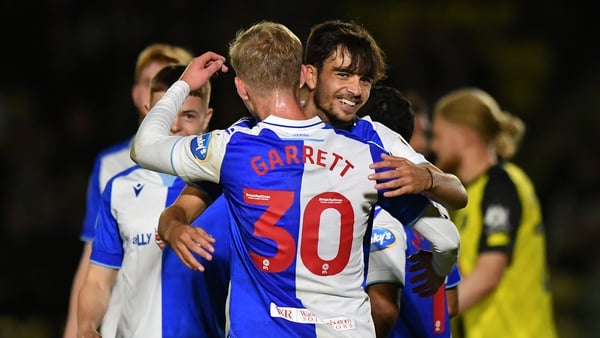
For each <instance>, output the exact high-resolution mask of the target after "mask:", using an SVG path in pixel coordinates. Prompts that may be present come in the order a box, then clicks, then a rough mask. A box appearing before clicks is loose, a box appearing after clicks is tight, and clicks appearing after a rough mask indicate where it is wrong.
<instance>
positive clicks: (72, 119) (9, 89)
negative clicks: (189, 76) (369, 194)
mask: <svg viewBox="0 0 600 338" xmlns="http://www.w3.org/2000/svg"><path fill="white" fill-rule="evenodd" d="M591 6H592V2H586V3H578V2H577V1H544V2H539V1H518V0H505V1H495V2H480V1H391V0H390V1H355V0H345V1H341V0H329V1H309V0H305V1H302V2H295V3H293V2H285V3H284V2H283V1H275V0H268V1H262V2H252V1H247V0H246V1H242V0H239V1H212V2H207V1H191V0H170V1H163V2H158V1H145V2H133V1H127V0H113V1H94V0H91V1H74V0H56V1H16V0H3V1H2V2H1V4H0V32H2V33H1V36H2V40H1V42H0V43H1V44H2V49H1V51H0V61H1V63H0V64H1V65H2V71H1V72H0V74H1V75H0V156H1V161H2V162H1V165H0V174H1V175H0V177H1V179H2V187H3V189H2V203H1V208H2V209H1V210H0V212H1V216H0V217H1V218H0V235H1V237H0V238H2V245H1V246H0V250H1V252H0V257H1V258H0V262H1V263H0V264H1V265H0V269H1V271H2V275H1V277H0V337H11V338H12V337H42V338H43V337H58V336H60V333H61V331H62V326H63V325H64V320H65V316H66V312H67V305H68V297H69V290H70V287H71V281H72V277H73V274H74V272H75V269H76V266H77V261H78V259H79V257H80V254H81V248H82V243H81V242H80V241H79V231H80V226H81V221H82V219H83V214H84V206H85V193H86V185H87V179H88V175H89V173H90V171H91V167H92V161H93V158H94V156H95V155H96V153H97V152H98V151H99V150H100V149H102V148H104V147H106V146H108V145H111V144H112V143H114V142H116V141H120V140H123V139H125V138H127V137H129V136H131V135H132V134H133V133H134V132H135V130H136V128H137V119H136V112H135V108H134V106H133V104H132V102H131V96H130V88H131V85H132V78H133V70H134V64H135V61H136V56H137V53H138V52H139V51H140V50H141V49H142V48H143V47H145V46H146V45H148V44H150V43H153V42H168V43H174V44H179V45H182V46H185V47H188V48H190V49H192V50H193V51H194V52H195V53H196V54H200V53H202V52H204V51H206V50H212V51H216V52H219V53H222V54H223V55H226V52H227V44H228V42H229V41H230V40H231V39H232V38H233V37H234V35H235V32H236V31H237V30H238V29H240V28H246V27H248V26H249V25H251V24H253V23H255V22H257V21H260V20H274V21H278V22H281V23H283V24H285V25H287V26H288V27H290V28H291V29H292V30H293V31H294V32H295V33H296V34H297V35H298V36H299V37H300V38H301V39H302V40H305V39H306V37H307V35H308V32H309V29H310V27H311V25H313V24H315V23H318V22H321V21H324V20H327V19H342V20H354V21H357V22H359V23H361V24H363V25H364V26H366V27H367V28H368V29H369V30H370V32H371V33H372V34H373V36H374V37H375V39H376V40H377V41H378V42H379V43H380V45H381V47H382V48H383V49H384V51H385V52H386V54H387V58H388V63H389V72H388V78H387V79H386V80H384V81H383V83H385V84H389V85H393V86H395V87H397V88H399V89H401V90H404V91H408V90H415V91H417V92H419V93H421V95H422V96H423V97H424V98H425V99H426V100H427V101H428V102H429V104H430V106H431V105H433V103H434V102H435V100H436V99H437V98H438V97H439V96H441V95H443V94H444V93H446V92H447V91H449V90H452V89H455V88H456V87H459V86H465V85H469V86H478V87H481V88H483V89H485V90H486V91H488V92H490V93H491V94H492V96H494V97H495V98H496V99H497V100H498V102H499V103H500V105H501V106H502V108H504V109H505V110H507V111H509V112H511V113H512V114H515V115H517V116H519V117H521V118H522V119H523V120H524V121H525V123H526V124H527V127H528V128H527V133H526V135H525V139H524V141H523V143H522V146H521V150H520V152H519V153H518V155H517V157H516V158H515V162H517V163H518V164H520V165H521V166H522V167H524V168H525V170H526V171H527V172H528V173H529V174H530V176H531V177H532V179H533V181H534V183H535V184H536V187H537V191H538V193H539V196H540V199H541V202H542V205H543V208H544V217H545V223H546V230H547V236H548V261H549V263H550V268H551V273H552V289H553V292H554V303H555V315H556V321H557V323H558V327H559V330H560V333H561V337H564V338H571V337H573V338H580V337H594V336H595V337H598V336H599V335H600V321H598V318H599V315H600V296H599V295H598V294H599V293H598V292H596V291H595V290H596V289H597V288H598V285H600V284H599V283H600V257H599V256H600V254H599V252H600V250H598V246H597V242H598V240H599V239H600V193H599V191H598V189H599V188H600V184H599V176H600V156H599V154H600V151H599V150H598V147H599V146H600V114H599V111H600V48H599V47H598V33H600V30H599V29H598V16H597V12H596V11H595V10H592V8H591ZM211 106H212V107H214V108H215V110H216V112H215V116H214V117H213V121H212V125H211V126H212V128H221V127H225V126H227V125H228V124H229V123H231V122H233V121H235V120H236V119H237V118H239V117H240V116H242V115H244V114H245V109H244V107H243V105H242V103H241V101H240V100H239V98H238V97H237V96H236V94H235V90H234V86H233V74H232V72H230V73H228V74H223V75H222V76H220V77H219V78H218V79H216V80H215V81H214V82H213V99H212V101H211Z"/></svg>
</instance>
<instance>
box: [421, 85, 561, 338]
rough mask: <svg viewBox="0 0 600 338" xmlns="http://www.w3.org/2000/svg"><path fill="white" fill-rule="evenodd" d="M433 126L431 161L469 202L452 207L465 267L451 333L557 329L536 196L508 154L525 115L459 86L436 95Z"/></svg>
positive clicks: (530, 333) (479, 336)
mask: <svg viewBox="0 0 600 338" xmlns="http://www.w3.org/2000/svg"><path fill="white" fill-rule="evenodd" d="M432 126H433V138H432V143H431V149H432V151H433V152H434V153H435V155H436V157H437V164H438V165H439V167H440V168H441V169H443V170H446V171H448V172H452V173H455V174H456V175H457V176H458V177H459V178H460V179H461V181H462V182H463V183H464V184H465V185H466V187H467V192H468V194H469V203H468V205H467V207H466V208H464V209H461V210H457V211H455V212H451V217H452V220H454V222H455V223H456V225H457V226H458V229H459V231H460V234H461V253H460V257H459V266H460V269H461V273H462V275H463V281H462V282H461V283H460V284H459V286H458V298H459V301H458V306H459V317H457V318H455V319H453V323H452V324H453V325H452V330H453V337H466V338H483V337H495V338H503V337H511V338H512V337H544V338H552V337H556V335H557V333H556V329H555V324H554V319H553V312H552V297H551V294H550V289H549V273H548V269H547V264H546V239H545V234H544V227H543V221H542V213H541V210H540V204H539V201H538V197H537V196H536V192H535V188H534V186H533V184H532V182H531V180H530V179H529V177H528V176H527V175H526V173H524V172H523V170H522V169H521V168H519V167H518V166H516V165H515V164H514V163H511V162H510V161H509V160H510V159H511V158H512V156H513V155H514V154H515V152H516V151H517V149H518V145H519V141H520V140H521V138H522V136H523V133H524V131H525V126H524V124H523V122H522V121H521V120H520V119H519V118H518V117H516V116H513V115H511V114H509V113H507V112H505V111H502V110H501V108H500V106H499V105H498V103H497V102H496V100H494V98H493V97H492V96H490V95H489V94H488V93H487V92H485V91H483V90H481V89H479V88H461V89H457V90H455V91H452V92H449V93H447V94H446V95H444V96H442V97H441V98H440V99H439V100H438V101H437V102H436V104H435V106H434V115H433V124H432Z"/></svg>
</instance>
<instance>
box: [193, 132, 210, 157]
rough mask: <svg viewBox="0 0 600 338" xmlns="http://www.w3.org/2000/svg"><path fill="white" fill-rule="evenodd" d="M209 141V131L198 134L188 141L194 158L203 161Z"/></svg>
mask: <svg viewBox="0 0 600 338" xmlns="http://www.w3.org/2000/svg"><path fill="white" fill-rule="evenodd" d="M209 141H210V133H207V134H202V135H198V136H197V137H195V138H194V139H193V140H192V142H191V143H190V147H191V150H192V154H193V155H194V157H195V158H196V160H199V161H204V160H205V159H206V154H208V142H209Z"/></svg>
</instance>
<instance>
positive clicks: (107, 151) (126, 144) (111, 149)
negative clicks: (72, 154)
mask: <svg viewBox="0 0 600 338" xmlns="http://www.w3.org/2000/svg"><path fill="white" fill-rule="evenodd" d="M132 141H133V138H131V137H130V138H128V139H126V140H123V141H120V142H117V143H114V144H112V145H110V146H108V147H106V148H104V149H102V150H100V152H98V155H97V156H96V158H98V159H101V158H104V157H107V156H110V155H112V154H115V153H119V152H123V151H129V148H130V147H131V142H132Z"/></svg>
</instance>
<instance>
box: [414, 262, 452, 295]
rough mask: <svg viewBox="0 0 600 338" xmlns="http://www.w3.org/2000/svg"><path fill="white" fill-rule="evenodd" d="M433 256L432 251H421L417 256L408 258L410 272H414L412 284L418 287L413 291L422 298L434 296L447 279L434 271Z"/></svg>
mask: <svg viewBox="0 0 600 338" xmlns="http://www.w3.org/2000/svg"><path fill="white" fill-rule="evenodd" d="M432 259H433V254H432V253H431V252H430V251H425V250H419V252H417V253H416V254H413V255H410V256H409V257H407V259H406V260H407V262H408V263H409V264H410V266H409V267H408V271H410V272H414V273H415V274H414V276H413V277H411V279H410V281H411V283H414V284H415V285H417V287H415V288H414V289H413V290H412V291H413V292H414V293H416V294H418V295H419V296H421V297H430V296H433V295H434V294H435V293H436V291H437V290H438V289H439V288H440V286H442V285H443V284H444V281H445V280H446V277H444V276H439V275H438V274H436V273H435V271H434V270H433V265H432V263H431V262H432Z"/></svg>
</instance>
